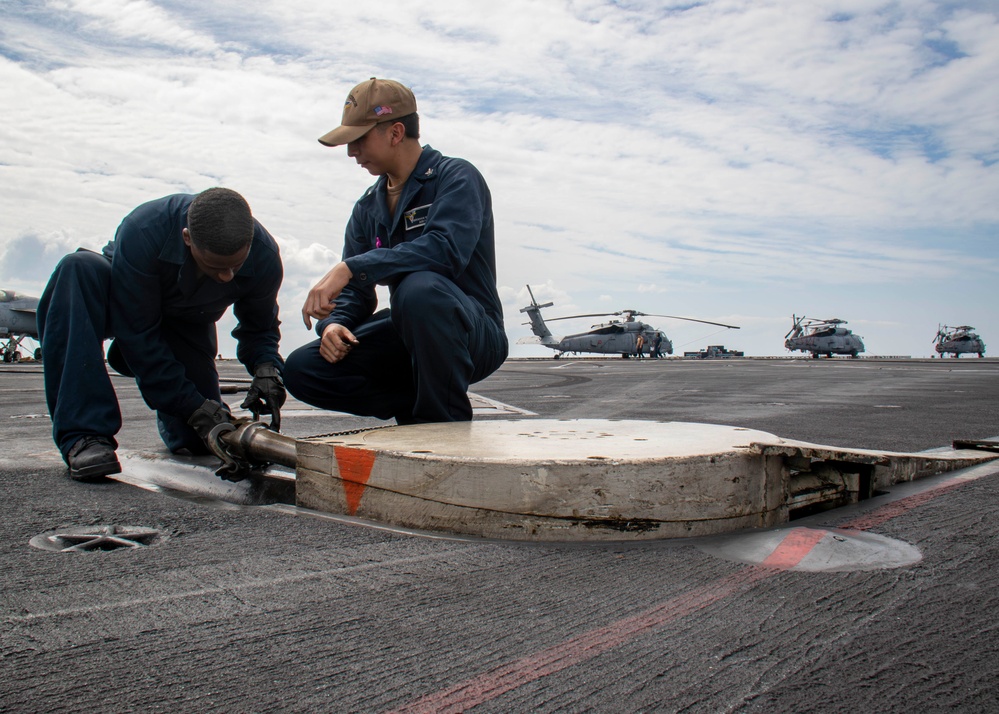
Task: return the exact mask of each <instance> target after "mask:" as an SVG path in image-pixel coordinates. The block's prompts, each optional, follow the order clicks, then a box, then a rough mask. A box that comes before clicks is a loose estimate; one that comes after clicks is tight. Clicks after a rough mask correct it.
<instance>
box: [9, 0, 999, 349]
mask: <svg viewBox="0 0 999 714" xmlns="http://www.w3.org/2000/svg"><path fill="white" fill-rule="evenodd" d="M2 12H3V14H4V22H3V24H2V29H0V54H2V58H0V101H2V102H3V105H4V106H5V108H7V110H6V114H5V121H4V123H3V125H2V126H0V180H2V181H3V182H4V186H5V191H4V194H3V195H2V196H0V215H2V216H3V217H2V219H0V220H2V223H0V226H2V227H3V231H2V232H0V245H3V244H10V245H12V246H15V247H16V246H19V245H23V240H24V239H25V238H24V237H25V236H48V237H54V236H57V237H58V238H57V239H54V240H53V244H54V245H56V246H58V247H60V248H62V247H64V245H65V247H67V249H69V248H70V246H69V243H75V244H78V245H86V246H88V247H99V246H100V245H101V244H103V242H104V241H106V240H107V238H109V237H110V236H111V235H113V232H114V229H115V227H116V226H117V225H118V222H119V221H120V220H121V218H122V217H123V216H124V215H125V214H126V213H127V212H128V211H129V210H131V208H133V207H134V206H135V205H137V204H138V203H141V202H142V201H144V200H148V199H150V198H154V197H157V196H159V195H163V194H166V193H170V192H175V191H196V190H200V189H202V188H206V187H208V186H211V185H218V184H222V185H228V186H231V187H233V188H235V189H237V190H239V191H241V192H242V193H243V194H244V195H246V197H247V198H248V200H249V201H250V204H251V206H252V207H253V210H254V213H255V214H256V215H257V216H258V217H259V218H260V219H261V221H262V222H263V223H264V225H266V226H267V227H268V228H269V229H270V230H271V232H272V233H274V235H275V236H276V237H277V238H278V240H279V241H280V242H281V246H282V253H283V255H284V259H285V265H286V276H287V277H286V283H285V289H284V291H283V294H282V298H281V302H282V308H283V311H284V312H285V313H286V314H285V325H286V340H285V345H286V350H287V349H290V348H292V347H294V346H297V345H298V344H301V343H302V342H304V341H305V340H306V339H309V337H310V334H309V333H307V332H306V331H305V330H304V328H300V327H298V323H299V322H300V319H299V317H298V309H299V306H300V303H301V300H302V299H304V295H305V292H306V291H307V289H308V287H309V285H310V284H311V282H312V281H314V280H315V279H316V278H317V277H318V276H319V275H321V274H322V273H323V272H325V270H326V268H328V267H329V266H328V263H329V262H330V261H332V260H333V259H334V256H335V255H336V254H337V253H338V252H339V249H340V243H341V239H342V234H343V227H344V224H345V222H346V218H347V216H348V214H349V210H350V207H351V205H352V203H353V201H354V200H355V199H356V198H357V197H358V196H359V195H360V194H361V192H362V191H363V190H364V188H365V187H366V186H367V185H368V183H369V182H370V180H371V179H370V177H369V176H368V175H367V174H366V173H364V172H363V171H360V170H359V169H357V168H356V167H355V166H354V165H353V162H352V161H351V160H349V159H348V158H347V157H346V156H345V152H344V150H343V149H342V148H339V149H326V148H323V147H321V146H320V145H319V144H318V143H317V142H316V138H317V137H318V136H319V135H321V134H322V133H324V132H325V131H327V130H328V129H330V128H332V127H333V126H335V125H336V124H337V123H338V121H339V115H340V110H341V106H342V101H343V97H344V96H345V94H346V92H347V91H348V90H349V89H350V87H351V86H353V84H355V83H356V82H358V81H360V80H363V79H365V78H366V77H368V76H372V75H377V76H389V77H393V78H397V79H400V80H402V81H404V82H406V83H408V84H410V85H411V86H413V87H414V90H415V91H416V93H417V96H418V99H419V102H420V108H421V116H422V117H423V130H424V138H425V140H426V141H427V142H429V143H430V144H432V145H434V146H435V148H438V149H441V150H442V151H444V152H445V153H447V154H451V155H457V156H464V157H466V158H468V159H470V160H472V161H473V163H475V164H476V165H477V166H478V167H479V168H480V170H481V171H482V172H483V175H484V176H485V177H486V179H487V181H488V182H489V185H490V188H491V190H492V193H493V199H494V206H495V211H496V220H497V227H498V231H497V234H498V241H499V255H498V263H499V269H500V277H499V280H500V284H501V295H502V296H503V300H504V304H505V305H506V307H507V310H508V319H509V323H510V324H509V328H510V329H509V331H510V333H511V338H512V341H515V340H516V338H517V337H519V336H521V335H523V334H526V329H525V328H523V326H522V325H521V324H520V323H521V322H523V319H522V318H523V315H520V314H519V313H518V312H517V310H519V308H520V307H523V306H524V305H526V304H527V301H528V299H529V298H528V296H527V293H526V289H525V288H524V287H523V286H524V284H526V283H530V284H531V285H532V286H534V287H536V288H537V290H536V291H535V295H536V296H537V298H538V300H539V301H545V300H549V299H550V300H554V301H555V302H556V307H555V308H553V310H554V311H555V312H554V313H553V314H555V313H559V312H561V311H562V310H563V309H564V310H565V311H566V312H597V311H599V310H601V309H609V310H611V311H613V310H618V309H623V308H624V307H633V308H635V309H640V310H644V311H647V312H650V313H666V314H684V315H690V316H692V317H703V318H704V319H718V320H720V321H726V319H723V318H724V317H725V316H733V315H735V316H737V317H738V319H741V320H743V321H744V322H745V323H746V325H747V328H746V329H744V330H743V331H741V332H740V333H737V335H735V336H733V337H732V339H736V338H738V339H739V340H744V341H743V342H742V343H741V344H733V345H732V346H734V347H738V348H741V349H746V350H747V351H750V352H753V351H755V352H777V353H779V352H782V335H783V333H784V331H786V329H782V328H783V325H784V323H785V322H786V321H789V316H790V314H791V312H798V313H799V314H800V313H801V312H802V311H805V310H807V311H809V312H814V313H815V314H816V315H823V316H832V315H833V314H835V315H836V316H839V317H842V318H844V319H850V320H851V324H854V323H856V324H864V323H863V321H864V320H871V321H875V322H878V321H880V322H888V323H891V324H898V325H910V326H911V327H910V328H907V330H902V335H903V337H901V338H900V337H897V336H896V337H893V339H892V341H891V344H892V353H897V352H898V351H899V349H904V350H905V351H906V352H911V353H913V354H928V353H929V338H931V337H932V332H933V331H934V330H935V326H936V322H939V321H951V322H954V321H956V322H970V323H971V324H976V322H977V323H978V327H979V328H980V330H982V331H983V334H984V336H986V338H987V339H988V329H987V328H989V327H991V332H993V333H995V334H997V335H999V322H997V320H996V317H995V316H994V315H993V314H992V306H993V305H994V304H995V302H996V300H995V298H996V297H999V295H997V293H999V290H997V289H996V288H995V287H994V286H995V285H996V284H997V283H996V273H997V270H999V249H997V248H996V242H995V238H996V234H997V232H999V230H997V228H999V205H997V202H996V201H995V200H994V197H995V196H996V195H999V170H997V168H996V164H995V161H996V159H997V158H999V157H997V154H999V128H997V127H999V121H997V120H999V99H997V97H996V93H995V91H994V87H995V86H996V80H997V79H999V18H997V14H996V11H995V10H994V9H993V8H991V6H990V5H989V4H987V3H981V2H962V3H944V2H934V1H932V0H916V1H914V2H911V3H904V4H898V3H888V2H885V3H871V2H869V0H818V1H817V2H809V3H802V2H795V1H793V0H769V1H763V2H760V1H756V0H754V1H753V2H750V1H749V0H710V1H707V2H703V3H699V4H696V5H692V6H691V5H689V4H687V3H685V4H683V5H680V4H679V3H676V4H673V5H671V4H669V3H666V4H664V3H661V2H651V1H650V2H640V1H635V2H630V3H626V4H622V3H610V2H603V1H601V0H585V1H573V0H565V1H564V2H542V1H540V0H512V1H511V2H508V3H493V4H491V5H487V6H483V5H482V4H481V3H472V2H456V1H454V0H451V1H446V0H430V1H429V2H425V3H420V4H419V5H415V4H412V3H404V2H400V1H399V0H386V2H384V3H380V4H378V5H377V6H370V5H363V4H361V3H354V4H347V5H342V6H338V7H337V8H336V10H335V12H333V11H331V10H330V9H329V7H328V6H325V5H322V4H317V3H314V2H306V0H285V1H284V2H259V3H252V4H247V3H245V2H235V1H234V0H218V1H217V2H213V3H211V4H204V3H200V2H195V1H194V0H171V1H169V2H168V1H166V0H164V1H162V2H154V1H153V0H87V1H86V2H84V0H61V1H60V2H55V1H50V2H47V3H46V2H40V3H35V4H32V5H30V6H29V5H25V6H16V5H15V6H10V5H5V6H4V8H3V10H2ZM17 241H22V243H18V242H17ZM74 247H75V246H74ZM46 259H48V254H47V253H46ZM3 279H4V280H10V279H12V278H11V277H10V276H7V275H5V276H4V278H3ZM955 283H957V284H960V285H962V286H963V287H962V289H955V288H954V287H953V286H954V284H955ZM6 287H12V288H19V289H21V290H26V291H27V292H32V291H33V292H35V293H36V294H37V292H39V291H40V287H41V286H39V285H36V284H21V285H11V286H6ZM543 295H546V296H547V297H543ZM927 296H932V298H928V297H927ZM971 296H974V297H973V298H972V297H971ZM638 303H641V304H638ZM825 313H829V314H828V315H826V314H825ZM944 313H946V314H947V315H950V316H942V317H937V316H936V315H937V314H941V315H943V314H944ZM962 314H963V315H964V317H961V316H960V315H962ZM733 319H735V318H733ZM922 322H925V323H927V325H929V327H927V328H926V329H925V330H921V329H919V327H917V325H919V324H920V323H922ZM931 323H932V324H931ZM736 324H739V323H738V322H737V323H736ZM750 325H754V326H756V327H754V328H752V329H750V327H749V326H750ZM669 329H670V330H673V329H674V328H673V327H672V326H671V327H670V328H669ZM675 329H676V330H679V331H680V332H679V334H682V333H683V331H684V328H682V327H676V328H675ZM887 329H888V328H886V327H884V326H882V325H880V324H873V323H872V325H871V328H870V330H873V331H874V332H872V333H871V334H868V335H866V337H867V339H868V340H869V341H872V344H877V342H878V337H877V331H878V330H887ZM870 330H869V331H870ZM922 332H929V333H930V335H929V337H928V338H926V339H925V340H924V339H923V336H922ZM909 333H911V334H912V335H914V337H912V338H911V339H909V338H906V337H904V336H905V335H907V334H909ZM696 334H699V333H695V335H696ZM725 339H726V340H728V339H729V336H728V335H726V336H725ZM993 339H999V338H993ZM924 342H925V344H924ZM899 344H902V345H905V347H904V348H899V347H897V345H899ZM224 348H225V347H224ZM533 349H535V352H533V353H534V354H537V353H538V351H537V348H533Z"/></svg>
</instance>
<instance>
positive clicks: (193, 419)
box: [187, 399, 232, 451]
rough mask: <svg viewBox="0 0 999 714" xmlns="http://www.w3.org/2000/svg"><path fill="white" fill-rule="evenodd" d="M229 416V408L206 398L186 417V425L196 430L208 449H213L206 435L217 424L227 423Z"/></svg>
mask: <svg viewBox="0 0 999 714" xmlns="http://www.w3.org/2000/svg"><path fill="white" fill-rule="evenodd" d="M231 416H232V415H231V414H229V408H228V407H226V405H225V404H222V403H220V402H216V401H213V400H211V399H206V400H205V401H204V402H203V403H202V404H201V406H200V407H198V408H197V409H195V410H194V413H193V414H192V415H191V416H190V417H189V418H188V420H187V425H188V426H190V427H191V428H192V429H194V430H195V431H196V432H198V436H200V437H201V440H202V441H204V442H205V444H206V445H207V446H208V450H209V451H214V450H213V449H212V444H211V443H210V442H209V440H208V436H209V434H211V431H212V429H214V428H215V427H216V426H218V425H219V424H228V423H229V422H230V418H231Z"/></svg>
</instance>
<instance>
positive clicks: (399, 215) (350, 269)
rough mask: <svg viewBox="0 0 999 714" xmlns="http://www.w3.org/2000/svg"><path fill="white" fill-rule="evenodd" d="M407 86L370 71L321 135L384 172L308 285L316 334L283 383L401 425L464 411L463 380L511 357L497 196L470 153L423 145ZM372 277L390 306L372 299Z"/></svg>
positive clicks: (318, 401) (321, 403)
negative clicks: (331, 258) (336, 251)
mask: <svg viewBox="0 0 999 714" xmlns="http://www.w3.org/2000/svg"><path fill="white" fill-rule="evenodd" d="M419 138H420V125H419V115H418V114H417V111H416V98H415V97H414V96H413V92H412V91H411V90H410V89H409V88H408V87H405V86H403V85H402V84H400V83H398V82H394V81H392V80H387V79H375V78H374V77H372V78H371V79H370V80H368V81H366V82H362V83H361V84H359V85H357V86H356V87H354V89H352V90H351V92H350V94H348V95H347V100H346V102H345V103H344V107H343V118H342V121H341V123H340V126H338V127H337V128H335V129H333V130H332V131H330V132H329V133H327V134H325V135H324V136H323V137H322V138H320V139H319V141H320V142H321V143H322V144H324V145H326V146H342V145H346V147H347V156H349V157H351V158H353V159H354V160H355V161H356V162H357V164H358V165H359V166H361V167H362V168H364V169H366V170H367V171H368V172H369V173H371V174H372V175H373V176H377V177H378V179H377V181H375V183H374V185H373V186H371V187H370V188H369V189H368V190H367V191H366V192H365V193H364V195H363V196H362V197H361V198H360V200H358V202H357V203H356V204H355V205H354V210H353V212H352V214H351V216H350V220H349V221H348V222H347V230H346V235H345V238H344V246H343V256H342V260H341V261H340V262H339V263H337V264H336V265H334V266H333V267H332V268H331V269H330V271H329V272H328V273H326V275H324V276H323V277H322V278H321V279H320V280H319V282H317V283H316V285H315V286H314V287H313V288H312V290H311V291H310V292H309V296H308V298H307V299H306V302H305V305H304V306H303V307H302V317H303V320H304V321H305V325H306V327H309V328H311V327H312V318H315V319H316V320H317V321H318V323H317V325H316V332H317V334H318V335H319V339H318V340H316V341H314V342H312V343H310V344H308V345H305V346H304V347H301V348H299V349H298V350H296V351H295V352H293V353H292V354H291V355H290V356H289V357H288V360H287V364H286V366H285V373H284V376H285V383H286V386H287V388H288V391H289V392H291V394H293V395H294V396H295V397H297V398H298V399H300V400H302V401H304V402H306V403H308V404H312V405H314V406H317V407H321V408H323V409H332V410H336V411H343V412H349V413H351V414H359V415H365V416H374V417H379V418H381V419H389V418H393V417H394V418H395V419H396V421H397V422H398V423H400V424H411V423H419V422H439V421H467V420H469V419H471V418H472V409H471V405H470V404H469V401H468V395H467V389H468V385H469V384H471V383H473V382H476V381H479V380H481V379H484V378H485V377H487V376H489V375H490V374H491V373H492V372H494V371H495V370H496V369H497V368H498V367H499V366H500V365H501V364H502V363H503V360H504V359H506V356H507V350H508V345H507V339H506V334H505V332H504V330H503V311H502V306H501V304H500V300H499V295H498V294H497V291H496V252H495V246H494V239H493V213H492V200H491V197H490V195H489V188H488V187H487V186H486V182H485V181H484V180H483V178H482V176H481V175H480V174H479V172H478V170H477V169H476V168H475V167H474V166H472V164H470V163H469V162H468V161H465V160H464V159H457V158H451V157H447V156H443V155H442V154H441V153H440V152H439V151H437V150H435V149H432V148H431V147H430V146H421V144H420V141H419ZM376 285H387V286H388V288H389V295H390V300H389V307H390V309H387V310H381V311H378V312H376V311H375V310H376V307H377V304H378V299H377V296H376V293H375V286H376Z"/></svg>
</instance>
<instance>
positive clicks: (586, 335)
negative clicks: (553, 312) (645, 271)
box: [517, 285, 739, 359]
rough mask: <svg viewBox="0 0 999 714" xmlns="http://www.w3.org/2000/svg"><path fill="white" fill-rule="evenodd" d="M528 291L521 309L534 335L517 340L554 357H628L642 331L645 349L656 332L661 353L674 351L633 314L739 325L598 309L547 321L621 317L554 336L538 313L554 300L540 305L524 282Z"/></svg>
mask: <svg viewBox="0 0 999 714" xmlns="http://www.w3.org/2000/svg"><path fill="white" fill-rule="evenodd" d="M527 292H528V293H529V294H530V296H531V304H530V305H528V306H527V307H523V308H521V309H520V311H521V312H525V313H527V317H528V319H529V320H530V323H526V324H530V326H531V332H533V333H534V335H533V336H532V337H522V338H521V339H519V340H518V341H517V343H518V344H521V345H525V344H532V345H541V346H543V347H547V348H548V349H551V350H554V351H555V354H554V355H553V356H554V358H555V359H559V358H560V357H561V356H562V355H564V354H579V353H582V352H591V353H596V354H619V355H621V356H622V357H631V356H632V355H634V354H635V353H636V351H637V349H638V336H639V335H641V336H642V338H643V339H644V341H645V345H644V348H643V349H644V350H645V351H646V353H649V352H650V350H651V349H652V344H653V342H654V340H655V338H656V336H659V338H660V339H661V340H662V342H661V344H660V345H659V351H660V353H663V354H670V355H671V354H673V343H672V342H671V341H670V340H669V338H668V337H666V333H664V332H662V331H661V330H657V329H656V328H655V327H653V326H652V325H648V324H646V323H644V322H641V321H639V320H636V319H635V317H668V318H671V319H674V320H688V321H690V322H703V323H704V324H706V325H718V326H719V327H727V328H729V329H731V330H738V329H739V328H738V327H736V326H735V325H725V324H722V323H720V322H709V321H708V320H695V319H694V318H692V317H677V316H675V315H650V314H648V313H645V312H639V311H638V310H620V311H618V312H597V313H588V314H585V315H566V316H565V317H552V318H549V322H552V321H554V320H571V319H574V318H579V317H609V316H615V317H621V318H623V319H621V320H610V321H609V322H605V323H602V324H599V325H594V326H593V327H592V328H591V329H590V330H589V332H580V333H577V334H574V335H566V336H565V337H555V336H554V335H552V333H551V331H550V330H549V329H548V326H547V325H546V324H545V319H544V318H543V317H542V316H541V310H542V309H543V308H546V307H551V306H552V305H554V304H555V303H551V302H546V303H544V304H543V305H539V304H538V301H537V300H535V299H534V292H533V291H532V290H531V286H530V285H528V286H527Z"/></svg>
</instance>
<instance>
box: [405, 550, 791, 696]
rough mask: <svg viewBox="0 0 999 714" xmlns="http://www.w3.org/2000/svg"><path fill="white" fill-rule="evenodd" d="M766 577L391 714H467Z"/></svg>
mask: <svg viewBox="0 0 999 714" xmlns="http://www.w3.org/2000/svg"><path fill="white" fill-rule="evenodd" d="M771 574H772V571H766V570H763V569H761V568H744V569H742V570H740V571H738V572H736V573H733V574H732V575H728V576H726V577H724V578H721V579H719V580H716V581H714V582H712V583H710V584H708V585H702V586H700V587H697V588H694V589H693V590H691V591H690V592H688V593H684V594H683V595H678V596H677V597H674V598H670V599H669V600H666V601H665V602H663V603H661V604H659V605H657V606H656V607H653V608H650V609H648V610H646V611H644V612H642V613H640V614H638V615H635V616H632V617H626V618H624V619H622V620H618V621H617V622H613V623H611V624H610V625H607V626H606V627H600V628H597V629H595V630H590V631H589V632H584V633H583V634H581V635H578V636H577V637H573V638H572V639H570V640H567V641H566V642H560V643H559V644H557V645H554V646H553V647H548V648H546V649H543V650H541V651H540V652H537V653H535V654H533V655H528V656H527V657H523V658H521V659H519V660H516V661H514V662H510V663H509V664H505V665H501V666H499V667H496V668H495V669H493V670H490V671H489V672H486V673H484V674H482V675H480V676H478V677H474V678H472V679H469V680H466V681H464V682H462V683H460V684H457V685H455V686H453V687H451V688H449V689H444V690H441V691H440V692H436V693H434V694H429V695H427V696H425V697H422V698H420V699H417V700H416V701H414V702H411V703H410V704H407V705H406V706H403V707H401V708H400V709H397V710H395V711H396V712H399V713H400V714H402V713H403V712H405V713H406V714H423V713H428V712H463V711H467V710H468V709H470V708H472V707H474V706H477V705H479V704H482V703H483V702H486V701H489V700H490V699H495V698H496V697H498V696H500V695H501V694H505V693H506V692H509V691H511V690H514V689H516V688H518V687H521V686H523V685H524V684H527V683H528V682H533V681H535V680H537V679H541V678H542V677H547V676H548V675H550V674H555V673H556V672H561V671H562V670H564V669H567V668H568V667H571V666H573V665H574V664H579V663H580V662H585V661H586V660H590V659H593V658H594V657H596V656H597V655H599V654H601V653H603V652H606V651H607V650H609V649H612V648H614V647H617V646H618V645H620V644H623V643H624V642H627V641H628V640H632V639H634V638H635V637H638V636H639V635H641V634H643V633H645V632H648V631H649V630H653V629H656V628H658V627H661V626H663V625H665V624H666V623H668V622H671V621H673V620H677V619H680V618H681V617H685V616H687V615H689V614H691V613H693V612H696V611H698V610H702V609H704V608H705V607H707V606H708V605H711V604H712V603H715V602H718V601H719V600H722V599H724V598H727V597H729V596H730V595H733V594H735V593H737V592H741V591H743V590H745V589H748V588H749V587H750V586H751V585H752V584H753V583H755V582H756V581H758V580H762V579H763V578H767V577H770V575H771Z"/></svg>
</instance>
